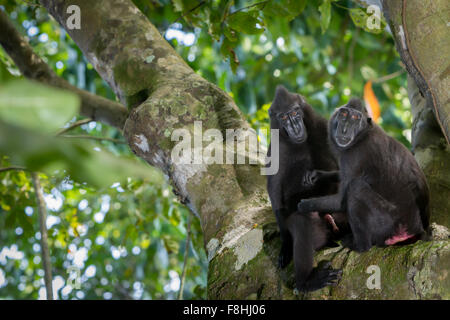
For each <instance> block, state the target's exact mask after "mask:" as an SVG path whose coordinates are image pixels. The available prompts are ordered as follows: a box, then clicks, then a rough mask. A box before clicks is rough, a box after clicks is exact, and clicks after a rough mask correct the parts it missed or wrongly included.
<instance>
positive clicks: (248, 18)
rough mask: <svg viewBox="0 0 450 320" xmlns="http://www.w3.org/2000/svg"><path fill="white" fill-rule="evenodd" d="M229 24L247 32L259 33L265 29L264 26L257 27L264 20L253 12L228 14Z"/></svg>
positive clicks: (237, 29) (235, 28) (239, 30)
mask: <svg viewBox="0 0 450 320" xmlns="http://www.w3.org/2000/svg"><path fill="white" fill-rule="evenodd" d="M227 20H228V24H229V26H230V27H231V28H232V29H234V30H236V31H238V32H244V33H247V34H259V33H262V32H263V31H264V29H263V28H258V27H256V24H259V25H262V22H261V21H260V20H259V19H258V18H255V17H254V16H253V14H252V13H251V12H242V11H239V12H236V13H233V14H231V15H230V16H228V19H227Z"/></svg>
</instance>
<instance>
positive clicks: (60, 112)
mask: <svg viewBox="0 0 450 320" xmlns="http://www.w3.org/2000/svg"><path fill="white" fill-rule="evenodd" d="M79 105H80V101H79V98H78V96H77V95H75V94H74V93H71V92H68V91H63V90H57V89H53V88H50V87H48V86H45V85H42V84H39V83H35V82H31V81H27V80H24V79H22V80H17V81H11V82H8V83H6V85H4V86H3V87H2V88H0V119H2V120H4V121H7V122H9V123H12V124H16V125H19V126H23V127H26V128H29V129H34V130H38V131H41V132H46V133H51V132H55V131H56V130H57V129H59V128H61V127H62V126H63V125H64V124H65V123H67V122H68V121H69V120H70V119H72V118H73V117H74V116H75V115H76V114H77V113H78V109H79Z"/></svg>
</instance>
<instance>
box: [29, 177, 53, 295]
mask: <svg viewBox="0 0 450 320" xmlns="http://www.w3.org/2000/svg"><path fill="white" fill-rule="evenodd" d="M31 178H32V180H33V185H34V190H35V193H36V202H37V205H38V213H39V228H40V231H41V252H42V264H43V267H44V280H45V289H46V292H47V300H53V286H52V264H51V261H50V251H49V249H48V233H47V225H46V221H47V209H46V206H45V200H44V194H43V192H42V187H41V181H40V179H39V174H38V173H36V172H32V173H31Z"/></svg>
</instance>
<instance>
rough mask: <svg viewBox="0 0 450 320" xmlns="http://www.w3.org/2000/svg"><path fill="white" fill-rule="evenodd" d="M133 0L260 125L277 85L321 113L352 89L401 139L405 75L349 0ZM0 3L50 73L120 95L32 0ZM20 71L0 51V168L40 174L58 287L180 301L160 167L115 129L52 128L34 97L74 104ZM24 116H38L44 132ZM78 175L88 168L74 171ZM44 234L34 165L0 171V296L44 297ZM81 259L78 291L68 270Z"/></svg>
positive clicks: (72, 292)
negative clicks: (139, 155)
mask: <svg viewBox="0 0 450 320" xmlns="http://www.w3.org/2000/svg"><path fill="white" fill-rule="evenodd" d="M133 2H134V3H135V4H136V5H137V6H138V7H139V8H140V9H141V11H142V12H143V13H144V14H146V15H147V16H148V18H149V19H150V21H151V22H152V23H153V24H154V25H155V26H156V27H157V28H158V30H159V31H160V32H161V34H163V35H164V37H165V38H166V39H167V40H168V41H169V42H170V43H171V44H172V45H173V46H174V47H175V49H176V50H177V52H178V53H179V54H180V55H181V56H182V57H183V58H184V59H185V60H186V61H187V62H188V63H189V65H190V66H192V68H193V69H194V70H195V71H196V72H197V73H199V74H200V75H202V76H203V77H205V78H206V79H207V80H209V81H211V82H213V83H216V84H217V85H219V86H220V87H221V88H222V89H223V90H225V91H226V92H228V93H229V94H230V95H231V96H232V97H233V98H234V99H235V101H236V103H237V104H238V106H239V107H240V108H241V110H242V111H243V112H244V113H245V114H246V115H247V117H248V119H249V121H250V123H251V124H252V125H253V126H254V128H255V129H257V130H259V129H267V128H268V127H269V122H268V115H267V109H268V108H269V106H270V102H271V99H272V97H273V93H274V90H275V87H276V86H277V85H278V84H283V85H285V86H286V87H287V88H288V89H290V90H291V91H295V92H298V93H301V94H302V95H304V96H305V97H306V98H307V100H308V102H309V103H310V104H311V105H312V106H313V107H314V108H315V109H316V110H317V111H318V112H320V113H321V114H323V115H324V116H326V117H329V115H330V113H331V112H332V111H333V110H334V108H336V107H338V106H340V105H342V104H344V103H346V101H348V99H349V98H350V97H351V96H357V97H360V98H363V97H364V98H366V101H367V102H368V103H369V104H370V105H371V107H372V108H375V109H376V110H372V111H373V112H375V113H377V112H379V113H380V117H379V119H378V122H379V124H380V125H381V126H382V127H383V128H384V130H386V131H387V132H388V133H389V134H390V135H392V136H393V137H395V138H396V139H398V140H399V141H401V142H402V143H404V144H405V145H406V146H408V147H409V143H410V142H409V139H410V126H411V114H410V111H409V109H410V105H409V100H408V98H407V92H406V90H405V87H406V73H405V72H403V68H402V66H401V63H400V60H399V57H398V54H397V52H396V50H395V47H394V42H393V39H392V37H391V35H390V33H389V30H386V29H385V27H386V24H385V22H384V20H382V21H381V28H380V29H376V30H370V29H368V28H367V23H366V20H367V18H368V14H367V13H366V10H365V9H363V8H361V7H359V6H358V3H357V2H355V1H350V0H348V1H335V0H316V1H313V0H309V1H307V0H279V1H277V0H268V1H258V0H255V1H247V0H235V1H226V0H213V1H196V0H172V1H170V0H134V1H133ZM0 9H1V10H5V11H6V12H7V14H8V15H9V17H10V18H11V19H12V21H13V22H14V24H15V25H16V27H17V28H18V30H19V31H20V32H21V33H22V34H23V35H24V36H26V37H27V39H28V40H29V42H30V44H31V45H32V46H33V48H34V49H35V51H36V53H38V54H39V55H40V56H41V57H42V58H44V59H45V61H46V62H47V63H48V64H49V65H50V66H51V68H53V69H54V70H55V71H56V72H57V74H58V75H60V76H61V77H63V78H65V79H67V80H68V81H69V82H70V83H72V84H74V85H76V86H78V87H80V88H83V89H85V90H88V91H91V92H93V93H96V94H98V95H101V96H104V97H106V98H109V99H115V96H114V93H113V92H112V91H111V89H110V88H109V87H108V86H107V84H106V83H105V82H104V81H103V80H102V79H101V78H100V77H99V76H98V74H97V73H96V71H95V70H94V69H93V67H92V65H91V64H90V63H89V62H88V61H87V60H86V59H85V58H84V57H83V55H82V53H81V51H80V50H79V49H78V47H77V46H76V45H75V44H74V43H73V41H72V40H71V39H70V37H69V36H68V35H67V33H65V31H64V30H63V29H61V28H60V27H59V26H58V25H57V23H56V22H55V21H54V20H53V19H52V18H50V17H49V15H48V14H47V12H46V10H45V9H44V8H42V7H41V6H40V5H39V4H38V1H35V0H29V1H13V0H0ZM21 78H22V76H20V73H19V72H18V70H17V68H16V67H15V65H14V63H13V62H12V60H11V59H10V58H9V57H8V56H7V55H6V53H5V52H4V51H3V50H2V49H1V48H0V135H1V136H0V168H4V167H8V166H11V165H20V166H24V167H26V168H28V169H32V170H38V171H41V172H45V174H41V175H40V177H41V180H42V184H43V188H44V193H45V200H46V203H47V207H48V210H49V212H48V218H47V227H48V228H49V247H50V251H51V261H52V264H53V287H54V296H55V297H56V298H59V299H174V298H176V296H177V294H178V290H179V287H180V278H181V274H182V270H183V267H184V253H185V239H186V235H187V233H188V230H187V229H188V228H187V219H188V216H189V212H188V210H187V209H186V208H185V206H184V205H182V204H181V203H179V201H178V200H177V198H176V197H175V196H174V195H173V193H172V189H171V187H170V186H169V185H168V184H167V182H165V180H164V179H163V177H162V174H161V173H159V172H156V170H153V169H151V168H150V167H149V166H147V165H146V164H144V163H143V162H142V161H140V160H139V159H136V158H135V157H134V156H133V154H132V153H131V152H130V150H129V148H128V147H127V145H126V144H123V143H122V142H123V137H122V135H121V132H120V131H119V130H117V129H115V128H112V127H109V126H107V125H104V124H101V123H96V122H89V123H86V124H83V125H82V126H79V127H77V128H75V129H73V130H71V131H70V132H68V133H67V134H70V135H82V136H91V137H97V138H107V139H106V140H95V141H78V140H81V139H67V138H66V139H64V138H61V137H54V135H49V134H48V132H49V131H51V132H54V131H52V130H54V126H55V123H53V124H52V125H50V126H48V127H46V126H45V123H46V122H48V121H46V118H45V116H44V115H42V117H41V115H40V111H39V110H44V111H45V109H46V108H45V107H44V108H42V109H41V108H38V107H39V105H34V104H33V97H35V98H37V97H39V98H42V97H46V98H47V99H48V103H47V104H46V105H48V106H49V107H48V108H51V106H54V105H55V104H56V105H58V104H60V105H66V102H67V101H71V102H72V103H77V101H74V100H73V99H74V98H73V97H70V96H66V97H64V96H58V95H54V94H52V93H49V92H48V91H46V89H39V88H35V89H34V90H31V91H30V90H29V88H30V84H29V83H27V82H24V81H19V82H17V79H21ZM14 80H15V81H14ZM11 88H12V89H11ZM2 89H3V90H2ZM21 90H22V91H21ZM20 92H26V93H27V96H28V98H29V99H28V100H27V101H28V102H29V105H28V104H27V105H25V106H24V107H25V108H29V109H25V111H26V112H23V110H22V111H21V112H22V113H21V114H20V116H17V114H14V112H15V110H19V108H8V106H11V105H14V103H13V102H11V100H8V97H11V96H14V94H17V95H19V96H20ZM55 97H56V98H55ZM57 98H58V99H62V101H64V103H62V102H61V100H60V101H58V100H55V99H57ZM35 100H37V99H35ZM75 100H76V99H75ZM16 102H17V101H16ZM378 104H379V108H378ZM67 105H69V104H67ZM2 106H3V108H2ZM14 107H16V105H14ZM22 107H23V106H22ZM33 108H34V109H33ZM72 109H73V108H72ZM72 109H70V108H68V109H67V110H66V109H64V110H65V111H64V110H62V111H61V112H62V114H59V115H58V117H57V120H58V121H62V122H61V123H60V125H59V126H60V127H67V126H69V125H70V124H73V123H74V122H76V121H77V120H79V119H81V118H80V117H77V116H76V115H74V114H72V113H71V112H72V111H71V110H72ZM11 110H12V111H11ZM42 112H43V111H42ZM11 113H12V114H11ZM27 115H28V117H33V118H32V119H37V120H36V121H38V120H40V121H41V122H40V123H41V124H43V125H42V129H43V130H39V129H40V127H41V125H40V126H36V124H34V123H33V121H30V118H27ZM45 131H47V132H45ZM54 133H57V132H54ZM45 134H47V135H45ZM33 136H34V137H35V138H34V140H33ZM36 137H38V138H36ZM83 140H87V139H83ZM27 141H28V147H27V148H24V147H23V146H24V145H26V142H27ZM29 141H36V143H34V142H33V143H30V142H29ZM39 141H40V142H39ZM31 144H33V145H35V144H36V145H38V146H39V147H34V148H33V147H32V146H31ZM24 149H25V151H23V150H24ZM21 150H22V151H21ZM27 150H29V151H27ZM93 150H94V151H97V152H94V151H93ZM100 155H101V156H100ZM114 159H115V160H114ZM130 168H133V170H130ZM146 170H148V171H146ZM83 172H84V173H85V172H89V174H84V175H83V174H79V173H83ZM91 173H92V174H91ZM103 177H104V179H102V178H103ZM191 221H192V225H191V228H190V234H191V241H190V242H189V246H188V252H187V253H188V255H187V257H188V258H187V264H186V281H185V286H184V291H183V293H184V295H183V296H184V298H187V299H199V298H206V294H205V292H206V278H207V264H208V263H207V259H206V256H205V252H204V248H203V240H202V236H201V229H200V226H199V222H198V220H197V219H195V218H192V219H191ZM39 240H40V233H39V228H38V217H37V205H36V200H35V195H34V189H33V185H32V183H31V182H30V174H29V172H28V171H17V170H13V171H6V172H0V298H6V299H9V298H14V299H37V298H45V289H44V280H43V275H44V271H43V268H42V263H41V257H40V252H41V248H40V242H39ZM77 270H78V271H79V273H80V276H81V284H80V286H79V288H77V287H78V286H76V285H75V284H71V283H70V281H69V282H68V281H67V280H68V279H69V278H70V277H72V276H73V274H74V273H75V274H76V273H77V272H78V271H77Z"/></svg>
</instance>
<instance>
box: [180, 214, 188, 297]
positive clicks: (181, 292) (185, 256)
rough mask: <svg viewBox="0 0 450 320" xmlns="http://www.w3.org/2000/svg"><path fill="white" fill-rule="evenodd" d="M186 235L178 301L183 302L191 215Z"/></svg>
mask: <svg viewBox="0 0 450 320" xmlns="http://www.w3.org/2000/svg"><path fill="white" fill-rule="evenodd" d="M186 233H187V234H186V245H185V247H184V263H183V272H182V273H181V282H180V290H179V291H178V300H183V290H184V282H185V280H186V268H187V259H188V255H189V243H190V242H191V217H190V215H189V214H188V216H187V229H186Z"/></svg>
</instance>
